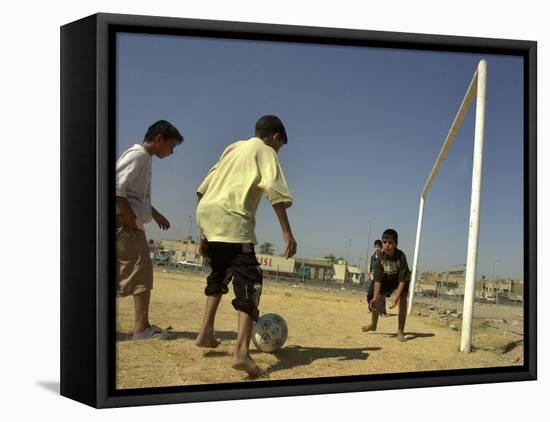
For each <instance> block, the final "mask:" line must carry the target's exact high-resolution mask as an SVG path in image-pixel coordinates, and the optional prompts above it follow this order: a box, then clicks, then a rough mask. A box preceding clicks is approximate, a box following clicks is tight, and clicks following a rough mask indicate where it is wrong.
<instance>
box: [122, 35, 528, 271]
mask: <svg viewBox="0 0 550 422" xmlns="http://www.w3.org/2000/svg"><path fill="white" fill-rule="evenodd" d="M482 58H485V59H486V60H487V61H488V100H487V116H486V127H485V150H484V174H483V191H482V197H481V222H480V238H479V239H480V241H479V255H478V272H477V276H478V277H481V276H482V275H486V276H488V277H491V276H492V275H493V267H495V273H496V274H498V275H501V276H502V275H506V276H511V277H514V278H522V277H523V148H522V145H523V86H522V80H523V61H522V59H521V58H519V57H510V56H498V55H484V56H480V55H476V54H459V53H440V52H424V51H412V50H397V49H379V48H359V47H343V46H318V45H312V44H292V43H278V42H256V41H242V40H218V39H205V38H193V37H177V36H164V35H163V36H156V35H135V34H121V35H119V37H118V56H117V60H118V61H117V69H118V78H117V80H118V91H117V99H118V104H117V105H118V107H117V142H118V144H117V148H118V153H119V154H120V153H121V152H122V151H123V150H125V149H127V148H128V147H129V146H131V145H132V144H134V143H141V142H142V140H143V135H144V133H145V130H146V128H147V126H149V124H151V123H152V122H154V121H156V120H159V119H167V120H169V121H170V122H172V123H173V124H174V125H176V126H177V127H178V128H179V129H180V131H181V132H182V134H183V136H184V138H185V142H184V144H183V145H181V146H179V147H177V148H176V149H175V154H174V155H173V156H171V157H168V158H166V159H164V160H158V159H154V164H153V186H152V196H153V204H154V206H155V207H156V208H157V209H158V210H159V211H160V212H161V213H163V214H164V215H165V216H166V217H167V218H168V219H169V220H170V222H171V224H172V228H171V229H170V230H169V231H168V232H161V231H160V230H159V229H158V227H156V225H154V224H149V225H148V226H147V236H148V237H150V238H153V239H155V240H159V239H161V238H181V237H186V236H187V235H188V234H189V227H190V224H189V218H188V216H192V218H193V223H194V221H195V207H196V197H195V189H196V187H197V186H198V185H199V184H200V182H201V181H202V179H203V178H204V176H205V175H206V172H207V171H208V169H209V168H210V167H211V165H212V164H214V163H215V162H216V161H217V159H218V157H219V155H220V154H221V152H222V151H223V149H224V148H225V146H226V145H228V144H229V143H231V142H234V141H236V140H240V139H248V138H249V137H251V136H252V135H253V134H254V133H253V131H254V123H255V121H256V119H257V118H258V117H260V116H261V115H264V114H276V115H278V116H279V117H280V118H281V119H282V121H283V122H284V124H285V127H286V129H287V133H288V136H289V142H288V145H286V146H285V147H284V148H283V149H282V150H281V151H280V153H279V158H280V161H281V164H282V166H283V168H284V171H285V175H286V178H287V181H288V184H289V187H290V190H291V192H292V194H293V196H294V205H293V207H292V208H290V209H289V217H290V221H291V224H292V227H293V231H294V234H295V237H296V239H297V241H298V253H297V256H300V257H310V258H314V257H322V256H325V255H327V254H329V253H333V254H334V255H336V256H344V257H345V258H347V257H348V254H349V243H350V242H349V241H350V239H351V262H353V263H360V264H361V265H364V259H365V258H364V257H365V254H366V252H367V239H368V233H369V224H368V221H372V225H371V226H372V234H371V244H372V242H373V241H374V240H375V239H376V238H379V237H380V235H381V233H382V231H383V230H384V229H386V228H388V227H392V228H394V229H396V230H397V231H398V232H399V248H400V249H402V250H403V251H404V252H405V253H406V254H407V257H408V259H409V265H410V266H411V267H412V258H413V253H414V242H415V234H416V224H417V217H418V205H419V195H420V192H421V190H422V188H423V186H424V183H425V181H426V178H427V177H428V174H429V172H430V170H431V168H432V166H433V164H434V162H435V159H436V157H437V155H438V153H439V150H440V148H441V145H442V143H443V140H444V139H445V137H446V135H447V132H448V130H449V127H450V125H451V123H452V121H453V119H454V117H455V114H456V112H457V110H458V107H459V105H460V102H461V101H462V98H463V96H464V94H465V91H466V89H467V87H468V85H469V83H470V80H471V78H472V76H473V73H474V70H475V68H476V66H477V63H478V62H479V60H480V59H482ZM474 111H475V108H472V109H471V110H470V112H469V114H468V116H467V118H466V120H465V121H464V124H463V126H462V127H461V130H460V131H459V134H458V136H457V138H456V140H455V143H454V145H453V147H452V149H451V152H450V154H449V155H448V157H447V160H446V161H445V163H444V165H443V167H442V170H441V172H440V175H439V177H438V178H437V179H436V180H435V182H434V184H433V186H432V189H431V191H430V194H429V195H428V199H427V202H426V206H425V211H424V225H423V232H422V249H421V252H420V258H419V270H420V271H432V270H439V271H441V270H446V269H447V268H448V267H449V266H450V265H455V264H462V263H465V262H466V246H467V228H468V218H469V203H470V191H471V172H472V155H473V133H474V119H473V117H474ZM256 234H257V237H258V240H259V242H260V243H261V242H264V241H268V242H271V243H273V244H274V245H275V251H276V253H277V254H280V253H282V250H283V242H282V239H281V234H280V229H279V226H278V223H277V221H276V218H275V214H274V212H273V210H272V208H271V207H270V205H269V204H268V202H267V201H266V200H265V199H264V200H263V201H262V204H261V205H260V208H259V210H258V214H257V224H256ZM194 235H195V236H196V231H195V232H194ZM370 251H371V252H372V247H371V248H370ZM359 260H361V261H359ZM497 260H500V261H501V262H498V263H496V264H495V261H497Z"/></svg>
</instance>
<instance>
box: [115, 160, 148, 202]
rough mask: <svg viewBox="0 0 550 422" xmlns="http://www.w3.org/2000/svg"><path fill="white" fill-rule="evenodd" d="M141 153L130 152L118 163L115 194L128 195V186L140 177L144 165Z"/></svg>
mask: <svg viewBox="0 0 550 422" xmlns="http://www.w3.org/2000/svg"><path fill="white" fill-rule="evenodd" d="M140 158H141V155H140V154H137V153H132V152H128V153H126V154H125V155H123V156H122V157H120V159H119V160H118V161H117V163H116V182H115V195H116V196H122V197H126V196H127V195H126V188H127V186H128V184H129V183H130V182H132V180H134V179H135V178H137V177H138V175H139V173H140V172H141V170H142V167H143V160H141V159H140Z"/></svg>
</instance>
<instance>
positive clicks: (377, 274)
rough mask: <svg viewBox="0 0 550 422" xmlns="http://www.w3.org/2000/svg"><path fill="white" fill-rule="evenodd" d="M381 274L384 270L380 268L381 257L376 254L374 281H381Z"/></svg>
mask: <svg viewBox="0 0 550 422" xmlns="http://www.w3.org/2000/svg"><path fill="white" fill-rule="evenodd" d="M383 275H384V271H383V270H382V257H381V256H378V259H377V260H376V266H375V267H374V281H378V282H382V276H383Z"/></svg>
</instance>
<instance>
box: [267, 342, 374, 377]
mask: <svg viewBox="0 0 550 422" xmlns="http://www.w3.org/2000/svg"><path fill="white" fill-rule="evenodd" d="M380 349H381V348H380V347H358V348H355V349H346V348H343V349H339V348H333V347H301V346H287V347H284V348H282V349H280V350H277V351H276V352H274V353H273V354H274V355H275V356H276V357H277V359H279V361H278V362H277V363H276V364H274V365H271V366H270V367H269V368H268V372H276V371H282V370H284V369H290V368H295V367H297V366H305V365H309V364H311V363H312V362H313V361H315V360H317V359H331V358H332V359H334V358H337V359H338V360H340V361H343V360H367V358H368V357H369V354H368V353H367V352H369V351H376V350H380Z"/></svg>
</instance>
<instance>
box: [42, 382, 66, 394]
mask: <svg viewBox="0 0 550 422" xmlns="http://www.w3.org/2000/svg"><path fill="white" fill-rule="evenodd" d="M36 385H38V386H39V387H42V388H43V389H44V390H48V391H50V392H51V393H54V394H60V391H61V389H60V385H59V381H38V382H37V383H36Z"/></svg>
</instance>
